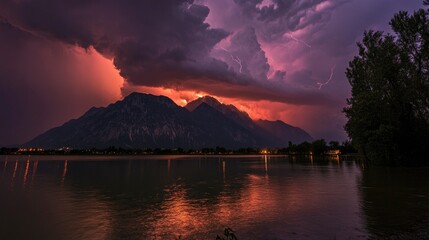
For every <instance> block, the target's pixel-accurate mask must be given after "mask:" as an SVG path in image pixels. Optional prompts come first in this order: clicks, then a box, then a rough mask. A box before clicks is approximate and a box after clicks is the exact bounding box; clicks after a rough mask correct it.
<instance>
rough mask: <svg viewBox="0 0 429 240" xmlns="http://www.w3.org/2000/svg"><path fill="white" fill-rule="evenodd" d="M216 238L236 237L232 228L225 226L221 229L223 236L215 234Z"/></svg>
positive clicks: (220, 239)
mask: <svg viewBox="0 0 429 240" xmlns="http://www.w3.org/2000/svg"><path fill="white" fill-rule="evenodd" d="M216 240H237V237H236V236H235V232H234V230H232V229H231V228H229V227H227V228H225V230H224V231H223V236H219V235H217V236H216Z"/></svg>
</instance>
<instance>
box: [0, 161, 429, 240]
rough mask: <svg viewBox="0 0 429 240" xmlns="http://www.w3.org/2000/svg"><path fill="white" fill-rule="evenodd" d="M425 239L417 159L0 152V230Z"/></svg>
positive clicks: (424, 189)
mask: <svg viewBox="0 0 429 240" xmlns="http://www.w3.org/2000/svg"><path fill="white" fill-rule="evenodd" d="M225 227H230V228H232V229H234V230H235V232H236V235H237V237H238V239H368V238H373V239H379V238H382V239H389V238H390V239H419V238H420V239H428V238H429V234H428V233H429V169H427V168H420V169H410V168H406V169H391V168H375V167H365V166H363V165H361V164H359V163H357V162H354V161H339V160H338V159H335V158H333V159H312V158H311V159H310V158H307V159H306V158H302V159H296V158H292V157H287V156H283V157H279V156H241V157H240V156H235V157H228V156H227V157H219V156H216V157H204V156H202V157H198V156H195V157H183V156H182V157H179V156H140V157H111V156H107V157H106V156H104V157H100V156H85V157H76V156H54V157H49V156H31V157H28V156H0V239H46V240H49V239H52V240H58V239H179V238H180V239H215V238H216V235H221V234H222V233H223V230H224V228H225Z"/></svg>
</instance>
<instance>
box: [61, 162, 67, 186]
mask: <svg viewBox="0 0 429 240" xmlns="http://www.w3.org/2000/svg"><path fill="white" fill-rule="evenodd" d="M66 174H67V160H65V161H64V169H63V175H62V176H61V183H64V180H65V178H66Z"/></svg>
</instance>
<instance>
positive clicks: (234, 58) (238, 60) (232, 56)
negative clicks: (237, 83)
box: [221, 47, 243, 73]
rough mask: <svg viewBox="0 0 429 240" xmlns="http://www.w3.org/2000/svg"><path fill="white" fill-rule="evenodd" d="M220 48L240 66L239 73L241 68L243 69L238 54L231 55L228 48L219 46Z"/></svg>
mask: <svg viewBox="0 0 429 240" xmlns="http://www.w3.org/2000/svg"><path fill="white" fill-rule="evenodd" d="M221 49H222V50H224V51H225V52H227V53H228V54H229V56H231V59H232V60H233V61H234V62H236V63H237V64H238V65H239V66H240V69H239V72H240V73H242V72H241V70H243V64H242V62H241V59H240V58H239V57H238V56H234V55H232V54H231V53H230V52H229V51H228V50H226V49H225V48H223V47H221Z"/></svg>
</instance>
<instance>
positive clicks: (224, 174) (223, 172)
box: [222, 160, 226, 182]
mask: <svg viewBox="0 0 429 240" xmlns="http://www.w3.org/2000/svg"><path fill="white" fill-rule="evenodd" d="M222 175H223V181H224V182H225V177H226V163H225V160H222Z"/></svg>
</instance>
